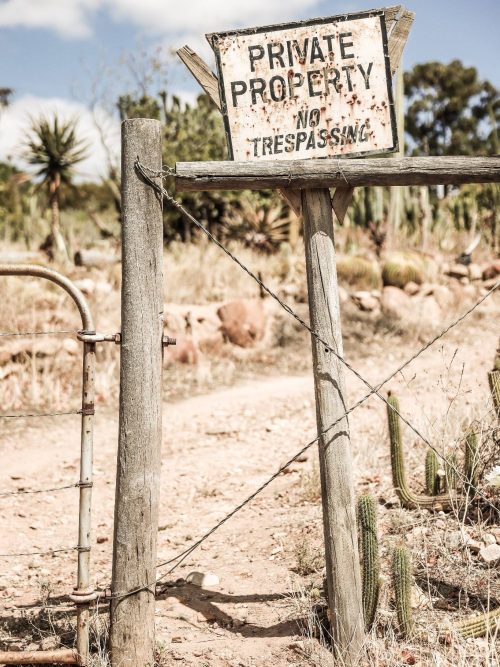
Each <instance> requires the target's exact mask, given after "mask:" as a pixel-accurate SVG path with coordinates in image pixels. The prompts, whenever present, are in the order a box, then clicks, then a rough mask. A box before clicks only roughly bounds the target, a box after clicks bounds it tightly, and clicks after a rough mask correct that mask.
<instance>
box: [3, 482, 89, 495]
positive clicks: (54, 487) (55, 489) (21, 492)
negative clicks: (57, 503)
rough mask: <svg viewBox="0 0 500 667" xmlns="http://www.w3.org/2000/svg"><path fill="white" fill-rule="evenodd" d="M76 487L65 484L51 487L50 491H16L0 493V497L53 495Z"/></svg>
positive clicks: (75, 485) (76, 485)
mask: <svg viewBox="0 0 500 667" xmlns="http://www.w3.org/2000/svg"><path fill="white" fill-rule="evenodd" d="M77 487H78V483H76V484H66V485H65V486H53V487H52V488H50V489H18V490H17V491H2V492H0V497H1V498H5V497H6V496H23V495H26V494H36V493H53V492H55V491H64V490H65V489H75V488H77Z"/></svg>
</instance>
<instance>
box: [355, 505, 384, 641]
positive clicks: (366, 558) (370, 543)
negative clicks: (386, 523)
mask: <svg viewBox="0 0 500 667" xmlns="http://www.w3.org/2000/svg"><path fill="white" fill-rule="evenodd" d="M357 517H358V530H359V537H360V542H361V557H362V570H361V575H362V586H363V590H362V594H363V616H364V619H365V628H366V630H369V629H370V628H371V626H372V625H373V621H374V620H375V613H376V611H377V603H378V596H379V590H380V558H379V550H378V537H377V515H376V511H375V501H374V499H373V496H370V495H363V496H360V497H359V498H358V503H357Z"/></svg>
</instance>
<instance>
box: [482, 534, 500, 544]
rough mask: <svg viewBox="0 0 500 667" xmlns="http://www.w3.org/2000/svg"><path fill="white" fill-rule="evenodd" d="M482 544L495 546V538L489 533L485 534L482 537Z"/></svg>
mask: <svg viewBox="0 0 500 667" xmlns="http://www.w3.org/2000/svg"><path fill="white" fill-rule="evenodd" d="M483 542H484V543H485V544H486V545H487V546H488V545H489V544H496V543H497V541H496V538H495V536H494V535H492V534H491V533H485V534H484V535H483Z"/></svg>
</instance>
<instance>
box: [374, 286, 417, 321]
mask: <svg viewBox="0 0 500 667" xmlns="http://www.w3.org/2000/svg"><path fill="white" fill-rule="evenodd" d="M380 305H381V307H382V312H383V313H384V314H385V315H387V316H388V317H392V318H394V319H397V320H402V319H405V318H407V317H408V316H409V315H410V314H411V311H412V308H413V306H412V302H411V299H410V297H409V296H408V294H405V293H404V292H403V290H401V289H399V287H392V286H388V287H384V289H383V291H382V299H381V303H380Z"/></svg>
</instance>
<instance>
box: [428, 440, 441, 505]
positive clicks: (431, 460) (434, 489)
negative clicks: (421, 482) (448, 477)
mask: <svg viewBox="0 0 500 667" xmlns="http://www.w3.org/2000/svg"><path fill="white" fill-rule="evenodd" d="M438 469H439V463H438V458H437V456H436V452H435V451H434V450H433V449H429V450H428V451H427V454H426V456H425V489H426V491H427V493H428V494H429V495H430V496H437V495H438V494H439V475H438Z"/></svg>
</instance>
